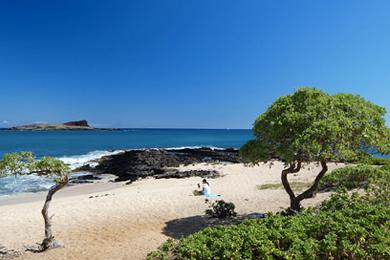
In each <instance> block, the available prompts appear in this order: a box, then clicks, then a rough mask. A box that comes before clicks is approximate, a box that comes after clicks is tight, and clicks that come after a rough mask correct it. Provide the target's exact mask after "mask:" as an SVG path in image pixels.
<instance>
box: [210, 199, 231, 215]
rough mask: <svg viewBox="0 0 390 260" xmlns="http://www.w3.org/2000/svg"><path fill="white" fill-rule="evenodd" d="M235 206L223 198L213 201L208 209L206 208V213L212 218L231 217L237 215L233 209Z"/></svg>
mask: <svg viewBox="0 0 390 260" xmlns="http://www.w3.org/2000/svg"><path fill="white" fill-rule="evenodd" d="M235 208H236V206H235V205H234V203H232V202H225V201H224V200H217V201H214V202H213V203H212V204H211V205H210V208H209V209H206V212H205V213H206V215H208V216H210V217H212V218H219V219H225V218H232V217H235V216H237V213H236V212H235V211H234V209H235Z"/></svg>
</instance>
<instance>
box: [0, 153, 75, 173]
mask: <svg viewBox="0 0 390 260" xmlns="http://www.w3.org/2000/svg"><path fill="white" fill-rule="evenodd" d="M68 172H69V167H68V166H67V165H66V164H65V163H64V162H62V161H60V160H57V159H55V158H53V157H42V159H39V160H37V159H36V158H35V156H34V154H33V153H31V152H17V153H8V154H5V155H4V156H3V159H2V160H0V177H2V176H7V175H29V174H36V175H39V176H55V180H59V179H61V178H63V177H64V176H67V173H68Z"/></svg>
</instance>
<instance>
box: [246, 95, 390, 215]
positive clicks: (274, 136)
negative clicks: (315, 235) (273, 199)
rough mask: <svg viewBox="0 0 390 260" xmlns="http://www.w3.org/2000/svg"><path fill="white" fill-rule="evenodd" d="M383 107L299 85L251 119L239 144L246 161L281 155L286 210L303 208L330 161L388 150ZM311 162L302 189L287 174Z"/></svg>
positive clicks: (389, 131) (389, 133) (361, 157)
mask: <svg viewBox="0 0 390 260" xmlns="http://www.w3.org/2000/svg"><path fill="white" fill-rule="evenodd" d="M385 113H386V110H385V108H383V107H380V106H378V105H376V104H374V103H372V102H369V101H367V100H365V99H364V98H362V97H360V96H356V95H351V94H336V95H329V94H327V93H325V92H323V91H321V90H319V89H315V88H300V89H298V90H297V91H296V92H294V93H293V94H290V95H287V96H282V97H279V98H278V99H277V100H276V101H275V102H274V103H273V104H272V105H271V106H270V107H269V108H268V109H267V110H266V111H265V112H264V113H263V114H261V115H260V116H259V117H258V118H257V119H256V120H255V122H254V125H253V133H254V136H255V138H254V139H253V140H250V141H249V142H248V143H246V144H245V145H244V146H243V147H242V148H241V150H240V154H241V157H242V158H243V160H244V161H245V162H247V163H260V162H267V161H270V160H272V159H279V160H282V161H283V162H284V163H285V168H284V169H283V170H282V172H281V180H282V185H283V187H284V189H285V190H286V192H287V194H288V196H289V198H290V207H289V209H288V211H289V212H290V213H297V212H299V211H300V209H301V201H302V200H304V199H307V198H312V197H314V196H315V195H316V193H317V191H318V187H319V184H320V181H321V179H322V177H323V176H324V175H325V173H326V172H327V171H328V163H329V162H331V161H337V162H353V161H361V160H364V159H367V158H371V157H372V155H373V151H375V152H376V153H381V154H388V153H389V152H390V129H389V128H388V127H387V126H386V123H385V120H384V116H385ZM310 162H316V163H318V165H319V166H320V167H321V170H320V171H319V173H318V175H317V176H316V178H315V180H314V181H313V183H312V184H311V185H310V187H308V188H307V189H305V190H304V191H303V192H301V193H296V192H294V190H293V189H292V187H291V185H290V182H289V180H288V176H289V175H291V174H295V173H298V172H299V171H300V170H301V168H302V167H304V166H305V165H306V164H308V163H310Z"/></svg>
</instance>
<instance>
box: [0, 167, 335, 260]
mask: <svg viewBox="0 0 390 260" xmlns="http://www.w3.org/2000/svg"><path fill="white" fill-rule="evenodd" d="M341 166H342V165H341V164H338V165H336V164H330V165H329V170H332V169H334V168H336V167H341ZM282 168H283V165H282V163H280V162H275V163H274V165H273V166H272V167H271V168H270V167H269V164H267V165H259V166H254V167H247V166H244V165H243V164H224V163H221V164H204V163H203V164H197V165H192V166H185V167H181V169H183V170H184V169H215V170H217V171H219V172H221V173H222V174H223V176H222V177H219V178H215V179H209V183H210V185H211V189H212V192H213V193H219V194H223V200H225V201H229V202H233V203H234V204H235V205H236V210H237V212H238V213H239V214H249V213H253V212H259V213H265V212H269V211H279V210H281V209H283V208H286V207H288V204H289V200H288V196H287V194H286V193H285V191H284V190H283V189H263V190H259V189H258V188H257V185H261V184H267V183H280V171H281V169H282ZM318 171H319V168H318V166H316V165H315V164H312V165H310V166H306V167H305V168H304V169H303V170H301V172H300V173H299V174H295V175H291V177H290V180H291V181H300V182H310V181H312V180H313V179H314V177H315V175H316V174H317V173H318ZM200 181H201V178H199V177H192V178H186V179H159V180H156V179H143V180H140V181H136V182H134V183H132V184H130V185H125V184H124V183H103V184H102V183H99V184H85V185H78V186H73V187H69V188H65V189H64V190H63V191H60V192H59V193H58V194H56V195H55V197H54V199H53V202H52V204H51V208H50V213H51V214H54V217H53V230H54V233H55V236H56V238H57V239H58V240H59V241H61V242H62V243H63V244H64V247H62V248H57V249H52V250H49V251H47V252H44V253H39V254H34V253H29V252H23V255H22V257H21V258H22V259H56V260H58V259H144V258H145V256H146V254H147V253H148V252H150V251H151V250H154V249H156V248H157V247H158V246H159V245H161V244H162V243H163V242H164V241H165V240H166V239H168V238H172V237H173V238H178V237H180V236H181V235H185V234H189V233H191V232H194V231H196V230H198V229H201V228H202V227H204V226H205V225H206V220H205V219H204V218H203V217H202V216H203V215H204V211H205V209H206V208H207V207H208V206H207V204H205V200H204V198H203V196H194V195H193V194H192V192H193V190H194V189H196V185H197V183H200ZM44 196H45V193H38V194H33V195H23V196H17V197H13V198H2V199H0V219H1V221H0V230H1V238H0V244H1V245H3V246H5V247H7V248H13V249H16V250H20V251H24V248H25V247H26V246H31V245H33V244H35V243H37V242H41V240H42V238H43V231H44V229H43V219H42V216H41V214H40V211H41V207H42V204H43V199H44ZM328 196H329V193H319V194H318V195H317V196H316V197H315V198H313V199H309V200H306V201H304V203H303V204H304V206H311V205H316V204H318V203H319V202H321V201H322V200H324V199H325V198H327V197H328Z"/></svg>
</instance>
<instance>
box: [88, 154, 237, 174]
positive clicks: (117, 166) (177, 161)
mask: <svg viewBox="0 0 390 260" xmlns="http://www.w3.org/2000/svg"><path fill="white" fill-rule="evenodd" d="M205 161H207V162H231V163H239V162H241V161H240V158H239V154H238V150H236V149H224V150H214V149H210V148H199V149H190V148H185V149H175V150H173V149H172V150H170V149H168V150H167V149H148V150H131V151H127V152H123V153H119V154H115V155H110V156H105V157H103V158H102V159H101V160H100V162H99V164H98V165H97V166H96V167H95V168H93V169H90V171H93V172H96V173H99V174H102V173H106V174H113V175H116V176H117V178H116V179H115V181H130V182H133V181H135V180H137V179H138V178H145V177H148V176H160V177H161V176H170V177H168V178H185V177H190V176H206V175H207V174H210V172H207V171H206V172H207V174H206V173H205V171H190V172H187V173H179V172H178V171H174V172H172V170H169V169H167V168H169V167H170V168H174V167H178V166H180V165H189V164H194V163H201V162H205ZM211 175H212V174H211ZM161 178H163V177H161Z"/></svg>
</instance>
